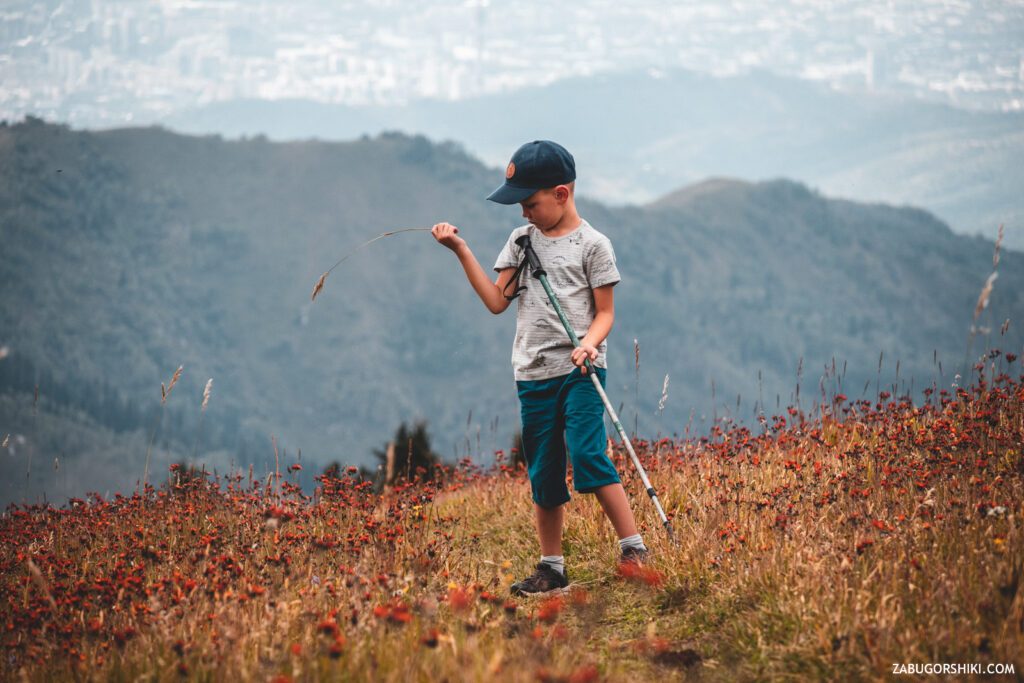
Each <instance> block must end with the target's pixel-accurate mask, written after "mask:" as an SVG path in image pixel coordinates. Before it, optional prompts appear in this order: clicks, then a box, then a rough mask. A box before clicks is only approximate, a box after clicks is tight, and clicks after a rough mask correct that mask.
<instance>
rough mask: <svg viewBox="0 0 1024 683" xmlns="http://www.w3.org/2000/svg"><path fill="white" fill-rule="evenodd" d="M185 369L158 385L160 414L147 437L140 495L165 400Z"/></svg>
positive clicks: (146, 478) (143, 492) (182, 366)
mask: <svg viewBox="0 0 1024 683" xmlns="http://www.w3.org/2000/svg"><path fill="white" fill-rule="evenodd" d="M184 369H185V366H184V365H179V366H178V369H177V370H175V371H174V375H172V376H171V381H170V382H168V383H167V385H166V386H164V383H163V382H161V383H160V413H159V414H158V415H157V419H156V424H154V425H153V433H152V434H151V435H150V437H149V447H148V448H146V467H145V468H144V469H143V471H142V494H143V495H145V493H146V483H147V482H148V481H149V458H150V455H151V454H152V452H153V444H154V443H155V442H156V435H157V432H159V431H160V425H161V424H163V420H164V409H165V407H166V406H167V399H168V398H169V397H170V395H171V390H172V389H174V385H175V384H177V383H178V380H179V379H181V371H182V370H184Z"/></svg>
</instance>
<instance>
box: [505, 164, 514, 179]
mask: <svg viewBox="0 0 1024 683" xmlns="http://www.w3.org/2000/svg"><path fill="white" fill-rule="evenodd" d="M515 174H516V165H515V164H513V163H512V162H511V161H510V162H508V168H506V169H505V177H506V178H511V177H512V176H514V175H515Z"/></svg>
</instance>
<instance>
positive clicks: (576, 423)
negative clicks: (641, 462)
mask: <svg viewBox="0 0 1024 683" xmlns="http://www.w3.org/2000/svg"><path fill="white" fill-rule="evenodd" d="M575 180H576V165H575V161H574V160H573V157H572V155H571V154H569V152H568V151H567V150H566V149H565V148H564V147H562V146H561V145H559V144H557V143H554V142H551V141H549V140H536V141H534V142H529V143H527V144H525V145H523V146H522V147H520V148H519V149H518V150H516V153H515V154H514V155H513V156H512V160H511V161H510V162H509V164H508V167H507V169H506V171H505V182H504V184H503V185H502V186H501V187H499V188H498V189H496V190H495V191H494V192H492V193H491V195H490V196H489V197H487V198H488V199H489V200H491V201H494V202H498V203H499V204H509V205H511V204H516V203H518V204H519V205H520V206H522V209H523V218H525V219H526V220H527V221H529V223H528V224H527V225H524V226H521V227H518V228H516V229H515V230H513V231H512V234H511V235H510V236H509V238H508V241H507V242H506V243H505V246H504V248H503V249H502V250H501V253H500V254H499V255H498V259H497V261H496V262H495V264H494V270H496V271H497V272H498V276H497V278H496V279H495V281H494V282H491V281H490V278H489V277H488V276H487V274H486V273H485V272H484V270H483V268H482V267H481V266H480V263H479V262H478V261H477V259H476V257H475V256H474V255H473V252H472V251H470V249H469V245H468V244H466V241H465V240H463V239H462V238H461V237H459V236H458V232H459V230H458V228H456V227H455V226H454V225H450V224H448V223H438V224H437V225H435V226H434V227H433V235H434V238H435V239H436V240H437V241H438V242H440V243H441V244H443V245H444V246H446V247H448V248H449V249H451V250H452V251H453V252H455V254H456V256H458V258H459V261H460V262H461V263H462V267H463V269H464V270H465V271H466V277H467V278H469V282H470V284H471V285H472V286H473V289H474V290H476V293H477V294H478V295H479V296H480V299H481V300H483V302H484V305H485V306H486V307H487V310H489V311H491V313H494V314H498V313H501V312H502V311H504V310H505V309H506V308H508V305H509V303H510V302H511V301H512V299H514V298H518V299H519V302H518V305H517V306H518V307H517V314H516V337H515V342H514V344H513V350H512V366H513V369H514V374H515V380H516V388H517V391H518V394H519V402H520V409H521V417H522V426H523V451H524V455H525V456H526V462H527V465H528V470H529V475H530V486H531V489H532V493H533V503H534V511H535V516H536V524H537V535H538V536H539V537H540V550H541V561H540V563H538V564H537V567H536V571H535V572H534V573H533V574H532V575H531V576H529V577H527V578H526V579H524V580H522V581H519V582H517V583H514V584H512V587H511V588H512V592H513V593H516V594H520V595H524V594H538V593H547V592H549V591H554V590H560V589H564V588H566V587H567V586H568V585H569V579H568V574H567V572H566V570H565V558H564V557H563V556H562V527H563V522H564V514H565V513H564V505H565V503H566V502H568V500H569V490H568V488H567V487H566V485H565V470H566V450H567V449H568V456H569V458H571V460H572V467H573V487H574V488H575V489H576V490H577V491H579V492H580V493H593V494H594V495H596V496H597V499H598V501H599V502H600V504H601V507H602V509H603V510H604V512H605V515H607V517H608V519H609V521H611V523H612V526H613V527H614V528H615V532H616V534H617V535H618V537H619V546H620V549H621V552H622V555H621V560H620V561H622V562H643V561H644V560H645V559H646V557H647V548H646V547H645V546H644V543H643V540H642V539H641V537H640V534H639V533H637V528H636V523H635V521H634V520H633V513H632V511H631V510H630V508H629V501H628V500H627V498H626V492H625V490H624V489H623V488H622V483H621V481H620V480H619V475H618V472H616V470H615V466H614V465H613V464H612V462H611V461H610V460H609V459H608V456H607V455H606V453H605V444H606V434H605V427H604V404H603V403H602V401H601V398H600V396H599V395H598V393H597V390H596V389H595V388H594V386H593V384H592V381H591V379H590V378H589V377H587V376H586V373H587V369H586V367H585V366H584V362H585V361H586V360H588V359H589V360H590V362H591V365H592V367H594V371H595V372H596V373H597V376H598V379H599V380H600V382H601V385H602V386H604V384H605V374H606V372H607V371H606V367H607V365H606V362H605V353H606V347H607V344H606V341H605V339H606V337H607V336H608V333H609V332H610V331H611V328H612V323H613V321H614V318H615V308H614V303H613V295H612V288H613V287H614V286H615V284H616V283H618V282H619V271H618V269H617V268H616V266H615V253H614V251H613V250H612V245H611V242H610V241H609V240H608V238H607V237H605V236H604V235H602V234H601V233H599V232H598V231H597V230H595V229H594V228H593V227H591V226H590V224H589V223H587V222H586V221H585V220H583V219H582V218H580V216H579V214H578V213H577V211H576V202H575V198H574V192H575ZM523 235H529V237H530V242H531V244H532V246H533V249H534V251H536V252H537V256H538V258H539V259H540V262H541V265H542V266H543V267H544V269H545V270H546V271H547V274H548V281H549V284H550V285H551V287H552V289H553V290H554V292H555V295H556V297H557V298H558V301H559V303H560V304H561V306H562V308H563V310H564V312H565V315H566V317H567V318H568V319H569V321H570V323H571V324H572V325H573V328H574V329H575V330H576V333H577V336H578V337H579V339H580V346H579V347H578V348H575V349H574V348H573V345H572V342H571V341H570V339H569V336H568V335H567V334H566V332H565V328H564V327H563V325H562V323H561V321H560V319H559V318H558V314H557V313H556V312H555V310H554V308H553V307H552V305H551V302H550V301H549V300H548V298H547V294H546V293H545V292H544V289H543V288H542V287H541V285H540V282H539V281H536V280H531V279H530V278H529V277H527V275H528V270H523V269H521V268H520V267H519V266H520V264H522V263H523V249H522V248H521V247H520V246H519V245H517V244H516V240H517V239H518V238H520V237H521V236H523ZM516 278H518V279H517V281H513V280H514V279H516Z"/></svg>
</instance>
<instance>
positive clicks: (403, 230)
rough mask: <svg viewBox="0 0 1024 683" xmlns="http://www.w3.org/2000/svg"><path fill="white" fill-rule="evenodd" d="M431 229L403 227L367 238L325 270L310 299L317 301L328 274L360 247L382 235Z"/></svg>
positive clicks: (428, 230)
mask: <svg viewBox="0 0 1024 683" xmlns="http://www.w3.org/2000/svg"><path fill="white" fill-rule="evenodd" d="M430 230H431V229H430V228H403V229H401V230H391V231H389V232H385V233H381V234H380V235H377V236H376V237H374V238H373V239H371V240H367V241H366V242H363V243H362V244H360V245H359V246H358V247H356V248H355V249H353V250H351V251H350V252H348V253H347V254H345V255H344V256H342V257H341V258H340V259H339V260H338V262H337V263H335V264H334V265H333V266H331V267H330V268H328V269H327V271H326V272H324V274H323V275H321V276H320V279H319V280H317V281H316V284H315V285H313V295H312V296H311V297H310V299H309V300H310V301H316V295H317V294H319V293H320V290H321V289H323V288H324V281H325V280H326V279H327V276H328V275H330V274H331V271H332V270H334V269H335V268H337V267H338V266H340V265H341V264H342V262H343V261H344V260H345V259H347V258H348V257H350V256H352V254H354V253H356V252H357V251H359V250H360V249H362V248H363V247H365V246H366V245H368V244H370V243H371V242H376V241H377V240H379V239H381V238H382V237H390V236H391V235H397V234H398V233H400V232H420V231H422V232H430Z"/></svg>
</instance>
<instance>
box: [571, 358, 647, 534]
mask: <svg viewBox="0 0 1024 683" xmlns="http://www.w3.org/2000/svg"><path fill="white" fill-rule="evenodd" d="M596 372H597V377H598V379H599V380H600V382H601V386H604V384H605V375H606V373H605V370H603V369H602V368H597V369H596ZM575 373H579V370H576V371H575ZM570 379H571V381H569V382H566V387H565V438H566V442H567V444H568V448H569V457H570V458H571V459H572V472H573V483H574V485H575V488H576V490H577V491H580V492H581V493H594V494H596V495H597V500H598V502H599V503H600V504H601V508H602V509H603V510H604V513H605V515H606V516H607V517H608V520H609V521H610V522H611V523H612V526H613V527H614V528H615V533H616V535H617V536H618V537H619V545H620V548H621V549H622V550H623V551H625V550H626V548H627V547H640V548H642V547H643V541H642V539H641V538H640V535H639V533H638V532H637V528H636V521H635V520H634V519H633V511H632V510H631V509H630V507H629V500H628V499H627V498H626V491H625V490H624V489H623V488H622V483H621V481H620V480H619V473H618V472H617V471H616V470H615V465H613V464H612V462H611V460H609V458H608V456H607V454H606V453H605V446H606V444H607V433H606V431H605V427H604V403H603V402H602V401H601V397H600V395H598V393H597V390H596V389H595V388H594V386H593V380H591V379H590V377H589V376H586V375H582V374H580V375H579V376H578V377H577V376H576V375H575V374H574V375H572V376H570Z"/></svg>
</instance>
